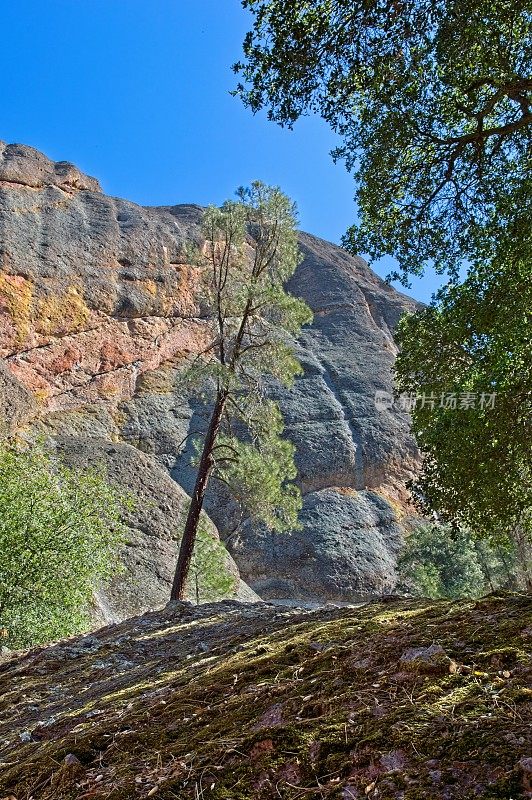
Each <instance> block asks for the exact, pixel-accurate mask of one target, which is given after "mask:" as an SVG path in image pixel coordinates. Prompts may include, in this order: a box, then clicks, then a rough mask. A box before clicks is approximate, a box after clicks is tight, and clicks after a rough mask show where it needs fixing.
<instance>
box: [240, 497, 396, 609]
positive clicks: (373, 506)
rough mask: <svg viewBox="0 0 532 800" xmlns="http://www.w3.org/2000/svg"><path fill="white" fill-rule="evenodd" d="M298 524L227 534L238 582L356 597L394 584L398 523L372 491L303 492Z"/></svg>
mask: <svg viewBox="0 0 532 800" xmlns="http://www.w3.org/2000/svg"><path fill="white" fill-rule="evenodd" d="M301 523H302V525H303V530H301V531H293V532H291V533H288V534H278V533H271V532H269V531H267V530H265V529H264V528H261V527H260V526H257V525H253V524H250V523H249V522H248V523H245V524H244V525H243V527H242V530H241V531H240V532H239V533H237V534H235V535H234V536H233V537H231V538H229V539H228V540H227V544H228V547H229V549H230V551H231V553H232V555H233V557H234V558H235V561H236V562H237V563H238V565H239V568H240V573H241V575H242V577H243V578H244V580H245V581H246V582H247V583H248V584H249V585H250V586H251V588H252V589H254V591H256V592H257V593H258V594H259V595H260V596H261V597H263V598H264V599H275V598H290V597H297V598H298V599H300V600H303V601H304V602H307V603H309V602H316V601H318V602H320V601H321V602H323V599H324V598H326V599H327V600H332V601H336V602H344V601H346V600H351V601H354V600H355V601H356V600H359V599H362V598H364V597H366V596H367V595H368V594H381V593H386V592H387V591H389V590H390V589H391V588H392V587H393V586H394V585H395V582H396V574H395V556H396V553H397V550H398V548H399V546H400V543H401V529H400V527H399V525H398V524H397V522H396V520H395V517H394V514H393V511H392V509H391V508H390V506H389V504H388V503H386V501H385V500H383V499H382V498H381V497H379V495H377V494H375V493H374V492H367V491H362V492H356V491H355V490H347V491H346V490H336V489H321V490H320V491H317V492H311V493H310V494H308V495H306V497H305V504H304V508H303V511H302V514H301Z"/></svg>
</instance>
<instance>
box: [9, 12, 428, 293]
mask: <svg viewBox="0 0 532 800" xmlns="http://www.w3.org/2000/svg"><path fill="white" fill-rule="evenodd" d="M0 9H1V11H2V17H1V18H2V29H3V31H4V34H3V37H2V48H1V49H0V70H1V74H2V86H1V89H0V92H1V95H0V96H1V101H2V102H1V105H2V117H1V121H0V139H3V140H5V141H8V142H22V143H24V144H29V145H32V146H33V147H36V148H38V149H40V150H43V151H44V152H45V153H46V154H47V155H49V156H50V157H51V158H53V159H56V160H68V161H73V162H74V163H75V164H77V165H78V166H79V167H80V168H81V169H82V170H84V171H85V172H87V173H89V174H91V175H94V176H95V177H97V178H98V179H99V180H100V182H101V184H102V187H103V189H104V191H105V192H107V193H108V194H112V195H116V196H120V197H126V198H128V199H130V200H133V201H135V202H137V203H141V204H143V205H170V204H174V203H200V204H204V205H207V204H209V203H220V202H222V201H223V200H224V199H226V198H227V197H231V196H232V195H233V192H234V190H235V188H236V187H237V186H239V185H247V184H249V182H250V181H252V180H254V179H255V178H259V179H261V180H263V181H265V182H267V183H271V184H277V185H280V186H281V187H282V188H283V190H284V191H285V192H287V194H289V195H290V196H291V197H292V198H293V199H295V200H296V202H297V204H298V208H299V214H300V220H301V227H302V228H303V229H305V230H308V231H310V232H311V233H314V234H316V235H318V236H322V237H324V238H326V239H330V240H331V241H334V242H338V241H339V239H340V237H341V235H342V233H344V231H345V230H346V228H347V227H348V226H349V224H350V223H351V222H352V221H353V220H354V216H355V206H354V203H353V194H354V184H353V179H352V178H351V176H349V175H348V174H347V173H346V172H345V170H344V168H343V166H342V165H340V164H338V165H334V164H333V162H332V159H331V157H330V155H329V151H330V150H331V148H332V147H334V146H335V144H336V140H335V138H334V137H333V135H332V134H331V133H330V131H329V130H328V128H327V127H326V125H325V124H324V123H322V122H321V120H319V119H317V118H312V119H304V120H302V121H300V122H299V123H298V124H297V125H296V128H295V130H294V131H288V130H283V129H281V128H279V127H277V126H275V125H274V124H272V123H269V122H268V121H267V120H266V119H265V116H264V115H257V116H255V117H254V116H253V115H252V114H251V113H250V112H249V111H247V110H246V109H245V108H243V106H242V104H241V103H240V101H239V100H237V99H235V98H233V97H231V96H230V94H229V92H230V90H231V89H232V88H234V85H235V82H236V78H235V76H234V75H233V73H232V71H231V64H232V63H233V62H234V61H236V60H237V59H238V58H239V57H240V54H241V43H242V39H243V37H244V34H245V33H246V31H247V30H248V28H249V16H248V14H247V13H246V12H244V11H243V9H242V8H241V6H240V0H150V2H146V0H85V1H83V0H46V2H44V3H43V2H42V0H25V2H24V3H21V4H15V3H13V2H11V0H0ZM390 263H391V262H388V264H382V265H376V266H375V268H376V270H377V271H378V272H379V273H380V274H381V275H383V276H384V275H386V273H387V272H388V270H389V265H390ZM440 283H441V278H439V277H435V276H433V275H429V276H427V277H425V278H423V279H421V280H416V281H414V283H413V287H412V289H411V290H410V293H411V294H413V295H414V296H415V297H417V298H419V299H420V300H424V301H427V300H429V299H430V296H431V293H432V292H433V291H435V289H436V288H437V286H438V285H439V284H440Z"/></svg>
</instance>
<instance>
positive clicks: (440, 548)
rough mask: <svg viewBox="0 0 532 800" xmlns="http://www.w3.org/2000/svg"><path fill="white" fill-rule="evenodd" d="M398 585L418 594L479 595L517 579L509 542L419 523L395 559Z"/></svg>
mask: <svg viewBox="0 0 532 800" xmlns="http://www.w3.org/2000/svg"><path fill="white" fill-rule="evenodd" d="M399 574H400V578H401V584H402V588H403V589H405V590H407V591H408V592H410V593H411V594H414V595H416V596H420V597H431V598H457V597H481V596H482V595H483V594H486V593H487V592H489V591H493V590H495V589H498V588H501V587H502V586H512V587H513V586H514V585H515V584H516V581H517V577H516V564H515V553H514V552H513V549H512V546H511V545H510V543H508V544H507V545H504V546H503V545H502V544H500V543H497V544H494V545H492V544H490V543H489V542H488V541H487V540H475V538H474V537H473V536H472V535H471V534H470V533H469V532H468V531H466V530H454V529H452V528H451V526H449V525H439V524H434V525H419V526H417V527H416V528H415V529H414V530H413V531H412V532H411V533H410V534H409V536H408V538H407V541H406V544H405V547H404V550H403V552H402V554H401V556H400V558H399Z"/></svg>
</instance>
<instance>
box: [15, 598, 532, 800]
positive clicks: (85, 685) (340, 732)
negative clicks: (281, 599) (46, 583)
mask: <svg viewBox="0 0 532 800" xmlns="http://www.w3.org/2000/svg"><path fill="white" fill-rule="evenodd" d="M433 643H438V644H439V645H441V646H442V647H443V648H444V650H445V653H446V654H447V656H449V659H448V660H446V661H440V662H438V663H437V664H436V666H434V665H431V664H428V665H427V666H426V667H424V666H423V665H420V664H415V665H412V664H410V665H408V664H402V663H401V661H400V659H401V655H402V654H403V653H405V651H407V650H408V649H410V648H413V647H427V646H430V645H431V644H433ZM531 643H532V609H531V601H530V598H528V597H522V596H516V595H514V596H492V597H489V598H487V599H484V600H482V601H479V602H460V603H448V602H423V601H392V602H389V603H375V604H371V605H367V606H363V607H360V608H357V609H331V610H324V611H319V612H312V613H310V612H309V613H303V612H297V611H293V610H292V611H288V610H280V609H274V608H272V607H260V606H251V607H249V606H248V607H246V606H242V605H240V604H237V603H222V604H213V605H210V606H203V607H200V608H199V609H193V608H191V607H187V606H184V605H183V606H178V607H176V608H175V609H172V610H166V611H164V612H161V613H160V614H152V615H146V616H145V617H143V618H137V619H135V620H130V621H128V622H126V623H123V624H122V625H119V626H114V627H112V628H107V629H103V630H102V631H99V632H98V633H97V634H95V635H94V636H92V637H88V638H86V639H77V640H70V641H68V642H65V643H60V644H59V645H57V646H56V647H52V648H47V649H45V650H42V651H36V652H34V653H30V654H28V655H26V656H23V657H21V658H19V659H15V660H13V661H11V662H9V663H7V664H4V665H3V667H1V668H0V717H3V719H4V722H3V723H1V722H0V759H2V760H3V766H2V762H1V761H0V770H2V771H3V777H2V778H0V789H1V791H0V795H2V796H3V795H6V796H8V797H9V796H10V795H12V796H13V797H15V798H17V800H29V798H31V797H33V798H34V800H41V799H42V800H58V799H59V798H62V799H63V798H64V800H82V799H83V800H89V798H91V799H93V800H104V798H106V799H107V800H126V799H127V798H144V797H156V798H161V800H171V799H172V798H183V800H185V799H186V798H194V800H200V798H205V800H255V799H256V800H268V799H269V798H278V797H280V798H285V799H286V800H288V799H290V800H299V798H343V800H352V799H353V798H366V797H369V798H379V799H382V800H386V799H387V798H394V799H395V798H397V799H399V798H401V799H402V800H421V798H423V800H431V799H432V798H446V800H454V798H456V799H457V800H458V798H459V799H460V800H468V799H470V800H472V799H473V798H482V800H496V798H499V799H500V798H505V799H506V800H510V798H514V800H517V798H520V797H526V796H527V795H526V782H527V780H528V778H527V776H526V774H525V773H524V772H523V768H522V766H521V767H520V766H519V762H520V761H522V759H523V758H524V757H526V756H527V755H530V752H531V738H530V719H531V718H532V714H531V713H530V712H531V710H532V689H531V680H530V678H531V675H532V663H531V659H530V645H531ZM21 734H22V739H27V738H28V734H29V735H31V737H32V741H31V742H29V743H23V742H21V738H20V735H21ZM2 740H3V741H2ZM68 754H72V755H74V756H76V758H77V759H78V760H79V763H74V765H69V764H68V763H65V756H67V755H68ZM70 761H72V759H70Z"/></svg>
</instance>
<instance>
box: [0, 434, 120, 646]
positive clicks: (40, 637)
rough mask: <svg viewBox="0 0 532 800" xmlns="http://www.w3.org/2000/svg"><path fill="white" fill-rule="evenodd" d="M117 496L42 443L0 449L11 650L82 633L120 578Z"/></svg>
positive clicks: (5, 613) (4, 609) (0, 519)
mask: <svg viewBox="0 0 532 800" xmlns="http://www.w3.org/2000/svg"><path fill="white" fill-rule="evenodd" d="M126 505H130V501H129V500H128V499H126V498H123V497H121V496H119V495H118V494H117V493H116V491H115V490H114V489H112V488H111V487H110V486H109V484H108V483H107V481H106V479H105V476H104V474H103V473H102V472H101V471H99V470H96V469H90V470H83V471H75V470H73V469H70V468H68V467H66V466H64V465H63V464H62V463H61V462H60V461H59V460H58V459H57V458H56V457H55V456H54V455H53V454H51V453H49V452H47V451H46V450H45V449H44V447H42V446H41V445H33V446H32V447H28V448H24V449H22V448H19V447H15V446H8V445H0V628H1V629H3V631H4V643H5V644H6V645H7V646H8V647H28V646H32V645H35V644H41V643H44V642H49V641H52V640H54V639H57V638H60V637H62V636H68V635H71V634H73V633H77V632H80V631H82V630H83V629H84V628H85V627H86V625H87V623H88V610H89V607H90V602H91V598H92V594H93V590H94V589H95V588H96V587H97V586H98V584H99V583H100V582H101V581H102V580H103V579H104V578H108V577H110V576H111V575H112V574H113V573H114V572H116V563H117V559H116V553H117V550H118V548H119V546H120V544H121V543H122V541H123V539H124V535H125V528H124V526H123V524H122V522H121V512H122V509H123V508H124V507H125V506H126Z"/></svg>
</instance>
